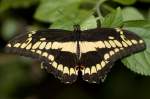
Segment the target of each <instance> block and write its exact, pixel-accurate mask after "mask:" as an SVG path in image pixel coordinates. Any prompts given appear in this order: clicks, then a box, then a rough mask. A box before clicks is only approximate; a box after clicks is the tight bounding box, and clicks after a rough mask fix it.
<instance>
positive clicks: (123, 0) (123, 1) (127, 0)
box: [113, 0, 136, 5]
mask: <svg viewBox="0 0 150 99" xmlns="http://www.w3.org/2000/svg"><path fill="white" fill-rule="evenodd" d="M113 1H114V2H117V3H120V4H122V5H131V4H134V3H135V2H136V0H113Z"/></svg>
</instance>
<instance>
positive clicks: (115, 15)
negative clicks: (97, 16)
mask: <svg viewBox="0 0 150 99" xmlns="http://www.w3.org/2000/svg"><path fill="white" fill-rule="evenodd" d="M101 21H102V27H111V28H114V27H120V26H122V25H123V17H122V13H121V9H120V8H118V9H117V10H116V11H112V12H111V13H110V14H108V15H107V16H106V17H105V18H104V19H103V20H101Z"/></svg>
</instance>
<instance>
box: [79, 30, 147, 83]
mask: <svg viewBox="0 0 150 99" xmlns="http://www.w3.org/2000/svg"><path fill="white" fill-rule="evenodd" d="M143 49H145V43H144V41H143V40H142V39H141V38H140V37H139V36H137V35H135V34H134V33H132V32H130V31H127V30H121V29H119V28H117V29H111V28H99V29H92V30H85V31H83V32H82V33H81V41H80V50H81V58H80V63H81V65H82V66H83V70H82V75H83V79H84V80H85V81H88V82H91V83H98V82H99V80H100V79H102V78H104V76H105V75H106V73H107V72H108V71H109V70H110V68H111V67H112V65H113V63H114V62H115V61H116V60H118V59H120V58H123V57H125V56H128V55H131V54H133V53H135V52H138V51H141V50H143Z"/></svg>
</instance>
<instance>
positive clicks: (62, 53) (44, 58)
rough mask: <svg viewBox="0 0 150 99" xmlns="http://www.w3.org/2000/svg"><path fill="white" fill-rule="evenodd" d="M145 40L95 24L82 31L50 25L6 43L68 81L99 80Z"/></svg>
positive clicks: (10, 49) (94, 81)
mask: <svg viewBox="0 0 150 99" xmlns="http://www.w3.org/2000/svg"><path fill="white" fill-rule="evenodd" d="M145 47H146V45H145V43H144V41H143V40H142V39H141V38H140V37H139V36H137V35H136V34H134V33H132V32H131V31H127V30H123V29H121V28H100V27H98V28H95V29H89V30H84V31H82V30H81V29H80V26H79V25H75V26H74V31H68V30H62V29H46V30H38V31H31V32H29V33H28V34H23V35H19V36H17V37H15V38H14V39H12V40H11V41H9V43H8V44H7V46H6V50H7V52H9V53H15V54H19V55H22V56H28V57H32V58H35V59H38V60H39V61H40V62H41V65H42V68H44V69H46V70H47V71H48V72H50V73H52V74H53V75H54V76H55V77H57V78H59V79H60V80H61V81H62V82H64V83H73V82H75V81H76V79H77V77H78V75H79V74H81V75H82V78H83V80H85V81H87V82H90V83H99V81H100V79H102V78H103V77H104V76H105V75H106V73H107V72H108V71H109V70H110V68H111V67H112V65H113V64H114V62H115V61H116V60H118V59H121V58H123V57H125V56H129V55H131V54H133V53H136V52H139V51H142V50H144V49H145Z"/></svg>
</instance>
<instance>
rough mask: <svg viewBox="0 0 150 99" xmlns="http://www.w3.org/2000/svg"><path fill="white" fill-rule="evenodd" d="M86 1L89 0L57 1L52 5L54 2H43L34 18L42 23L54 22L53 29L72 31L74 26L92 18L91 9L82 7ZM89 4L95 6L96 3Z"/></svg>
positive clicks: (45, 0) (44, 0)
mask: <svg viewBox="0 0 150 99" xmlns="http://www.w3.org/2000/svg"><path fill="white" fill-rule="evenodd" d="M85 1H87V0H67V1H66V0H63V1H61V2H60V1H58V0H56V1H54V2H53V3H52V0H50V1H47V0H43V3H42V4H41V5H40V6H39V7H38V9H37V11H36V13H35V15H34V17H35V18H36V19H38V20H41V21H46V22H53V24H52V25H51V28H62V29H72V28H73V27H72V26H73V25H74V24H82V23H84V22H85V20H87V19H89V17H91V16H92V13H93V11H92V9H91V8H90V9H88V10H87V9H82V8H81V7H80V6H81V4H84V3H86V2H85ZM62 2H65V3H62ZM88 3H89V4H93V3H96V1H92V2H88ZM93 7H94V6H93ZM87 8H88V6H87Z"/></svg>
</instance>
